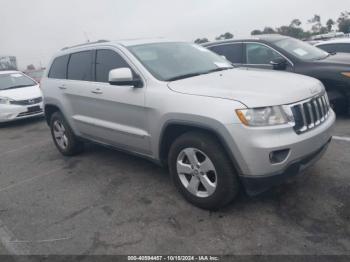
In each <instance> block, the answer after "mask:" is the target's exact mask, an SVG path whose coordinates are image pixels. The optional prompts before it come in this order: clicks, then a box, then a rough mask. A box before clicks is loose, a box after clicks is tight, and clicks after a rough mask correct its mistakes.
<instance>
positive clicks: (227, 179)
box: [168, 132, 239, 210]
mask: <svg viewBox="0 0 350 262" xmlns="http://www.w3.org/2000/svg"><path fill="white" fill-rule="evenodd" d="M168 161H169V169H170V173H171V175H172V177H173V180H174V183H175V185H176V187H177V188H178V189H179V191H180V192H181V193H182V195H183V196H184V197H185V198H186V199H187V200H188V201H189V202H191V203H192V204H194V205H196V206H198V207H200V208H204V209H209V210H215V209H218V208H221V207H223V206H225V205H227V204H228V203H230V202H231V201H232V200H233V199H234V198H235V196H236V195H237V193H238V191H239V182H238V179H237V174H236V172H235V170H234V168H233V166H232V164H231V162H230V160H229V158H228V157H227V155H226V153H225V151H224V149H223V147H222V146H221V145H220V143H219V141H217V139H216V138H215V137H213V136H211V135H209V134H206V133H199V132H191V133H186V134H184V135H182V136H180V137H179V138H178V139H176V141H175V142H174V143H173V144H172V146H171V148H170V153H169V159H168Z"/></svg>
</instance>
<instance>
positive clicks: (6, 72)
mask: <svg viewBox="0 0 350 262" xmlns="http://www.w3.org/2000/svg"><path fill="white" fill-rule="evenodd" d="M13 73H22V72H20V71H16V70H3V71H1V70H0V75H1V74H13Z"/></svg>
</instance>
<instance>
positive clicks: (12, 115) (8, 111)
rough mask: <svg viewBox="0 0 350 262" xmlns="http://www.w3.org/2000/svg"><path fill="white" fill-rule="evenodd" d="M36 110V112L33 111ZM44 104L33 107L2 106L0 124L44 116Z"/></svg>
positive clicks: (0, 106)
mask: <svg viewBox="0 0 350 262" xmlns="http://www.w3.org/2000/svg"><path fill="white" fill-rule="evenodd" d="M32 108H35V110H32ZM43 108H44V107H43V103H42V102H41V103H37V104H33V105H26V106H21V105H0V123H5V122H11V121H15V120H20V119H25V118H31V117H38V116H43V115H44V110H43Z"/></svg>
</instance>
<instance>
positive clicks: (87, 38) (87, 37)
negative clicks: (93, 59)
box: [84, 31, 90, 43]
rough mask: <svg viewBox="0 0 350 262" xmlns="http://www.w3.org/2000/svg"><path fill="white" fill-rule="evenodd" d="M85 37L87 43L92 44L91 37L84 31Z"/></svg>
mask: <svg viewBox="0 0 350 262" xmlns="http://www.w3.org/2000/svg"><path fill="white" fill-rule="evenodd" d="M84 35H85V37H86V42H87V43H90V39H89V35H88V34H87V33H86V32H85V31H84Z"/></svg>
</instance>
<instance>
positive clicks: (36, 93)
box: [0, 85, 42, 100]
mask: <svg viewBox="0 0 350 262" xmlns="http://www.w3.org/2000/svg"><path fill="white" fill-rule="evenodd" d="M40 96H42V93H41V90H40V88H39V85H35V86H28V87H20V88H15V89H8V90H0V97H8V98H11V99H13V100H27V99H31V98H37V97H40Z"/></svg>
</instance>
